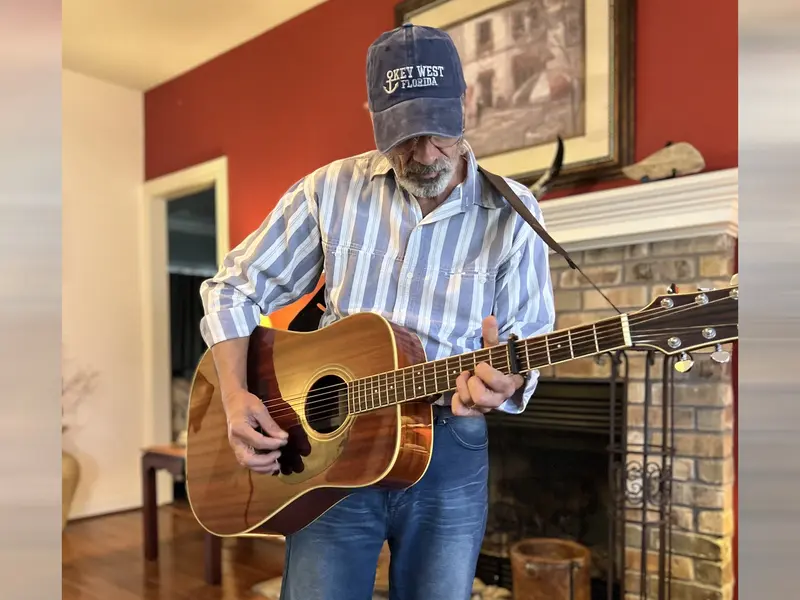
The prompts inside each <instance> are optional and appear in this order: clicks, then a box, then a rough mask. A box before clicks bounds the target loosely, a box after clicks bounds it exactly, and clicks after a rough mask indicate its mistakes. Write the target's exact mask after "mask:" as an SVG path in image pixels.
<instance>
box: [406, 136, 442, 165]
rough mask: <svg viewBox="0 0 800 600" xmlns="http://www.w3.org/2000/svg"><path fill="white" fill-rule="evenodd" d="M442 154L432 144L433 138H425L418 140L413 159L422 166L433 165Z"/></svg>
mask: <svg viewBox="0 0 800 600" xmlns="http://www.w3.org/2000/svg"><path fill="white" fill-rule="evenodd" d="M440 154H441V152H440V151H439V149H438V148H437V147H436V146H434V145H433V144H432V143H431V138H429V137H427V136H423V137H421V138H419V139H418V140H417V143H416V145H415V146H414V154H413V158H414V160H415V161H417V162H418V163H420V164H423V165H432V164H433V163H435V162H436V159H437V158H439V156H440Z"/></svg>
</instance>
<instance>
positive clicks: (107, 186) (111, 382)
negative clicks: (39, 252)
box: [62, 70, 144, 518]
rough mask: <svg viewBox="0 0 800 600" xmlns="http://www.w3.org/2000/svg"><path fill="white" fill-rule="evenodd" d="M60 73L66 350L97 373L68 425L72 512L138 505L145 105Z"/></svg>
mask: <svg viewBox="0 0 800 600" xmlns="http://www.w3.org/2000/svg"><path fill="white" fill-rule="evenodd" d="M62 75H63V77H62V79H63V81H62V83H63V86H62V93H63V99H62V122H63V138H62V160H63V265H62V268H63V299H62V309H63V320H62V335H63V352H64V358H65V359H66V362H65V364H66V367H67V369H69V368H70V367H72V366H80V367H84V368H89V369H92V370H95V371H96V372H97V373H98V378H97V385H96V387H95V390H94V391H93V392H92V394H91V395H90V396H88V397H87V398H86V399H85V400H84V401H83V403H82V404H81V405H79V407H78V408H77V410H76V412H75V413H74V414H71V415H68V417H69V419H68V422H69V423H70V425H71V429H70V430H68V431H67V433H66V434H64V441H63V444H64V448H65V449H66V450H69V451H71V452H73V453H74V454H75V455H76V457H77V458H78V461H79V462H80V465H81V468H82V475H81V481H80V485H79V487H78V491H77V494H76V498H75V501H74V503H73V508H72V513H71V516H72V517H73V518H75V517H82V516H88V515H94V514H100V513H106V512H112V511H116V510H122V509H127V508H131V507H134V506H139V505H140V504H141V501H140V497H141V491H140V475H139V456H140V449H141V444H142V439H143V409H142V394H143V369H144V365H143V356H142V342H141V334H140V332H141V321H142V319H141V298H142V295H141V294H142V292H141V283H140V258H139V251H140V248H139V245H140V240H139V229H138V218H139V213H138V204H139V202H140V197H141V196H140V194H141V186H142V180H143V176H144V118H143V112H144V107H143V98H142V94H141V92H136V91H131V90H127V89H124V88H121V87H118V86H115V85H111V84H108V83H105V82H103V81H99V80H96V79H93V78H90V77H86V76H84V75H80V74H77V73H74V72H71V71H67V70H64V71H62Z"/></svg>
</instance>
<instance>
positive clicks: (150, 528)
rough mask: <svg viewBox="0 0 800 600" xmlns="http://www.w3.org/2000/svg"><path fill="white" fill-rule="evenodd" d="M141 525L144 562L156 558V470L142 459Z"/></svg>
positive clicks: (145, 458)
mask: <svg viewBox="0 0 800 600" xmlns="http://www.w3.org/2000/svg"><path fill="white" fill-rule="evenodd" d="M142 525H143V528H144V557H145V560H155V559H157V558H158V512H157V507H156V470H155V469H154V468H153V467H151V466H150V465H149V461H148V460H147V456H143V457H142Z"/></svg>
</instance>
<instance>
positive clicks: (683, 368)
mask: <svg viewBox="0 0 800 600" xmlns="http://www.w3.org/2000/svg"><path fill="white" fill-rule="evenodd" d="M679 358H680V360H678V362H676V363H675V370H676V371H677V372H678V373H688V372H689V371H691V369H692V367H693V366H694V360H692V357H691V355H689V353H688V352H681V354H680V357H679Z"/></svg>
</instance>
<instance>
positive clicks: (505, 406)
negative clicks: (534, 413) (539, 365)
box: [496, 369, 539, 415]
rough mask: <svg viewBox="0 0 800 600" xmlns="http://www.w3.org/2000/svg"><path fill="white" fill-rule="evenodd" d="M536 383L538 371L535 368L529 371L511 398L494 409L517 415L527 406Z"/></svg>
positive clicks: (537, 381)
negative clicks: (523, 383)
mask: <svg viewBox="0 0 800 600" xmlns="http://www.w3.org/2000/svg"><path fill="white" fill-rule="evenodd" d="M538 383H539V371H538V370H536V369H534V370H532V371H529V372H528V378H527V380H526V381H525V385H523V386H522V387H521V388H519V389H518V390H517V391H516V392H515V393H514V395H513V396H511V398H509V399H508V400H506V401H505V402H503V403H502V404H501V405H500V406H498V407H497V409H496V410H499V411H500V412H504V413H508V414H512V415H518V414H520V413H522V412H525V407H527V406H528V402H529V401H530V399H531V397H532V396H533V392H534V391H535V390H536V384H538Z"/></svg>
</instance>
